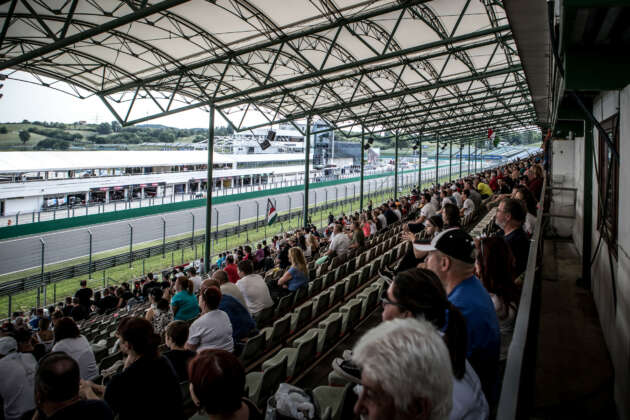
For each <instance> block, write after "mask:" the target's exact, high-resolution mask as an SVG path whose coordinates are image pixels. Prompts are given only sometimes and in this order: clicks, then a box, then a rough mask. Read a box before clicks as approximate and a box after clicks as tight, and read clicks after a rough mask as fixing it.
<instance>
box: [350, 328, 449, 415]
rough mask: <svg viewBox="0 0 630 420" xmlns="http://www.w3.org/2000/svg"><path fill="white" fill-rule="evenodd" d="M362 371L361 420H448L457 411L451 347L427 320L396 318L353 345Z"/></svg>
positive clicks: (357, 362) (358, 408)
mask: <svg viewBox="0 0 630 420" xmlns="http://www.w3.org/2000/svg"><path fill="white" fill-rule="evenodd" d="M352 360H353V362H355V363H356V364H357V365H359V366H360V368H361V384H362V385H361V386H360V387H359V388H360V394H359V400H358V401H357V403H356V405H355V406H354V412H355V413H356V414H358V415H360V416H361V418H362V419H366V420H376V419H385V418H388V419H391V420H406V419H409V420H411V419H414V420H418V419H423V420H446V419H448V416H449V413H450V411H451V407H452V392H453V380H452V377H453V371H452V368H451V361H450V359H449V353H448V349H447V348H446V345H445V344H444V340H443V339H442V337H440V335H439V333H438V331H437V329H436V328H435V327H434V326H433V325H431V324H430V323H429V322H428V321H424V320H417V319H414V318H405V319H394V320H391V321H387V322H383V323H381V324H380V325H378V326H377V327H375V328H373V329H371V330H369V331H368V332H367V333H366V334H365V335H364V336H363V337H361V339H360V340H359V342H358V343H357V344H356V345H355V346H354V350H353V353H352Z"/></svg>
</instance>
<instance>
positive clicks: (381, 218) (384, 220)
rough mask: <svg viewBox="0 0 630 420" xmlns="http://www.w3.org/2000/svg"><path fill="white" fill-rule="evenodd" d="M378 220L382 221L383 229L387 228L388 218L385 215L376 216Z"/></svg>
mask: <svg viewBox="0 0 630 420" xmlns="http://www.w3.org/2000/svg"><path fill="white" fill-rule="evenodd" d="M376 218H377V219H378V220H380V221H381V228H384V227H386V226H387V218H386V217H385V215H384V214H383V213H381V214H379V215H378V216H376Z"/></svg>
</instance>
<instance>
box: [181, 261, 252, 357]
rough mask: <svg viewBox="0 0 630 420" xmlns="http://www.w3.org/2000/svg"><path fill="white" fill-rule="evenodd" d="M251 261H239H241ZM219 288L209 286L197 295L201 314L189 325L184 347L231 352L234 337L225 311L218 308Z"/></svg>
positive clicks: (219, 300) (195, 349)
mask: <svg viewBox="0 0 630 420" xmlns="http://www.w3.org/2000/svg"><path fill="white" fill-rule="evenodd" d="M244 262H248V263H250V264H251V261H247V260H246V261H241V263H244ZM220 302H221V290H219V288H218V287H216V286H211V287H208V288H206V289H204V290H203V293H201V294H200V295H199V306H200V307H201V316H200V317H199V318H197V319H196V320H195V321H194V322H193V323H192V324H191V325H190V329H189V332H188V341H187V342H186V348H187V349H188V350H192V351H201V350H205V349H221V350H226V351H229V352H232V351H233V350H234V339H233V338H232V323H231V322H230V318H229V317H228V316H227V314H226V313H225V312H223V311H222V310H220V309H219V303H220Z"/></svg>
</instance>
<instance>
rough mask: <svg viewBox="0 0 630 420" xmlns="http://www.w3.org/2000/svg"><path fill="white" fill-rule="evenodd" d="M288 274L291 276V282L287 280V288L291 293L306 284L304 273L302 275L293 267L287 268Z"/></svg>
mask: <svg viewBox="0 0 630 420" xmlns="http://www.w3.org/2000/svg"><path fill="white" fill-rule="evenodd" d="M289 274H291V280H289V283H288V284H287V288H288V289H289V290H290V291H291V292H293V291H295V290H297V289H299V288H300V287H302V286H304V285H305V284H306V283H308V279H307V278H306V276H305V275H304V273H302V272H301V271H300V270H298V269H297V268H295V267H291V268H289Z"/></svg>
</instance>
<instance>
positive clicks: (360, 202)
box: [359, 126, 365, 212]
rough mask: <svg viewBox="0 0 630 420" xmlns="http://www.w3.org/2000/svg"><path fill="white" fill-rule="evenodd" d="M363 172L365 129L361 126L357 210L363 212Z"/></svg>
mask: <svg viewBox="0 0 630 420" xmlns="http://www.w3.org/2000/svg"><path fill="white" fill-rule="evenodd" d="M364 172H365V128H363V126H361V182H360V183H359V185H360V186H359V194H360V198H359V208H360V209H361V210H360V211H361V212H363V178H364Z"/></svg>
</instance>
